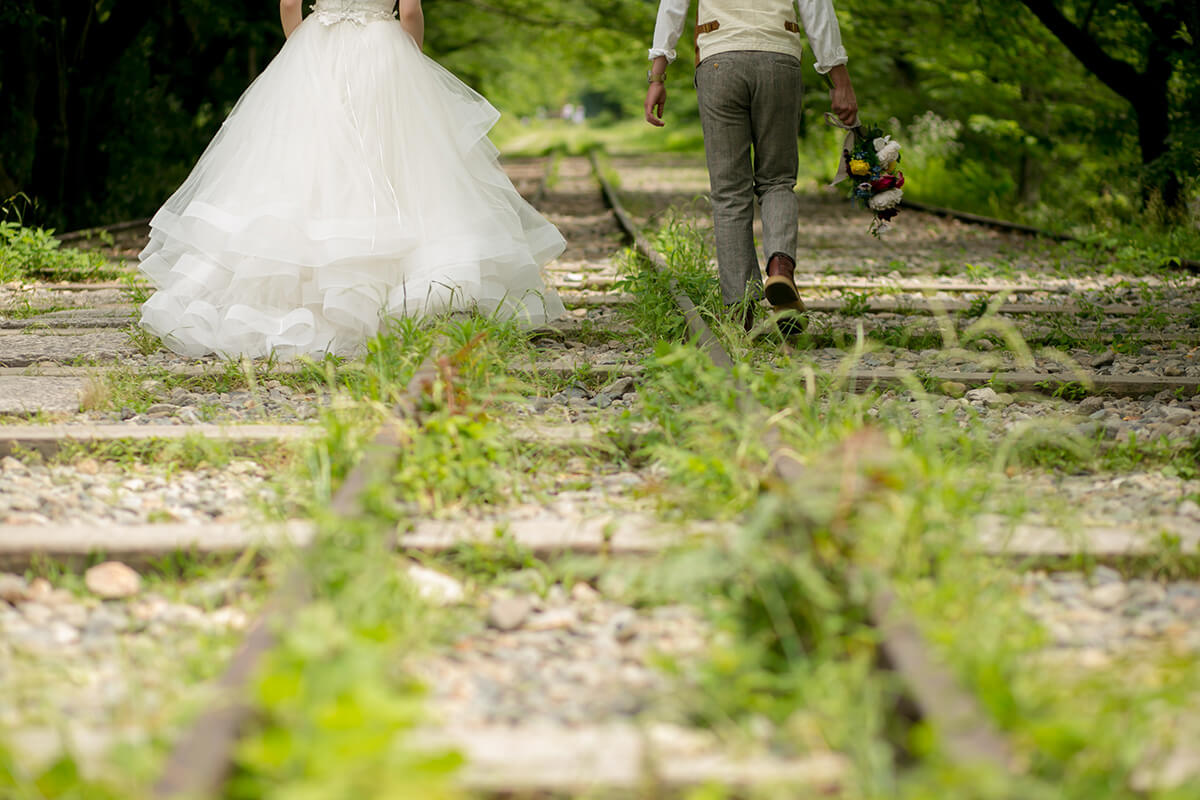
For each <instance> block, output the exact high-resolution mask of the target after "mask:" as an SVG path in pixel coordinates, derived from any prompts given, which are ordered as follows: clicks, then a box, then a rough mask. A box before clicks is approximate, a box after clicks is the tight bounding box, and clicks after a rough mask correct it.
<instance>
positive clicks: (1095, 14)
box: [1021, 0, 1200, 207]
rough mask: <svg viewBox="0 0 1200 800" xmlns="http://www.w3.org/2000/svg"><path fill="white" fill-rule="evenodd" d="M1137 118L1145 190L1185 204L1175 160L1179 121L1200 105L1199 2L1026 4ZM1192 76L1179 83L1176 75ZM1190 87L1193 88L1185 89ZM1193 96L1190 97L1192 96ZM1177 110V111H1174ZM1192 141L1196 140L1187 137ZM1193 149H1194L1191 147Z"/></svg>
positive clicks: (1063, 0)
mask: <svg viewBox="0 0 1200 800" xmlns="http://www.w3.org/2000/svg"><path fill="white" fill-rule="evenodd" d="M1021 2H1022V3H1024V5H1025V6H1026V8H1028V9H1029V10H1030V11H1031V12H1033V14H1034V16H1036V17H1037V18H1038V20H1040V21H1041V23H1042V24H1043V25H1045V26H1046V28H1047V29H1048V30H1049V31H1050V32H1051V33H1053V34H1054V35H1055V36H1056V37H1057V38H1058V40H1059V41H1061V42H1062V43H1063V45H1065V46H1066V48H1067V49H1068V50H1070V51H1071V54H1072V55H1074V56H1075V58H1077V59H1078V60H1079V62H1080V63H1081V64H1083V65H1084V66H1085V67H1086V68H1087V69H1088V70H1089V71H1090V72H1092V74H1094V75H1095V76H1096V77H1097V78H1099V79H1100V80H1101V81H1103V82H1104V84H1105V85H1106V86H1108V87H1109V88H1110V89H1112V90H1113V91H1114V92H1116V93H1117V94H1119V95H1120V96H1121V97H1123V98H1124V99H1125V100H1126V101H1127V102H1128V103H1129V104H1130V105H1131V106H1132V107H1133V110H1134V113H1135V115H1136V117H1137V136H1138V146H1139V148H1140V150H1141V157H1142V165H1143V167H1144V169H1145V175H1144V186H1145V188H1146V190H1147V192H1148V193H1149V192H1150V191H1157V192H1159V193H1161V196H1162V199H1163V201H1164V203H1166V205H1167V206H1169V207H1176V206H1179V205H1180V204H1181V203H1182V201H1183V196H1182V191H1181V190H1182V186H1183V182H1182V175H1183V170H1184V169H1186V167H1185V166H1184V164H1183V163H1182V160H1181V159H1180V158H1172V152H1171V151H1172V145H1173V144H1174V143H1175V141H1174V140H1173V137H1172V132H1173V131H1172V128H1173V122H1174V119H1173V118H1174V117H1177V116H1180V115H1181V113H1182V112H1183V107H1184V106H1193V105H1194V104H1195V102H1196V101H1195V94H1196V92H1197V86H1196V84H1195V80H1196V77H1197V75H1196V70H1197V68H1198V67H1200V55H1198V51H1197V43H1196V41H1195V37H1196V36H1198V35H1200V3H1197V2H1196V0H1021ZM1185 72H1186V73H1190V74H1187V75H1185V76H1184V77H1183V78H1181V79H1179V80H1175V76H1176V74H1177V73H1185ZM1185 82H1190V83H1191V85H1190V86H1181V85H1180V84H1183V83H1185ZM1189 94H1190V95H1192V96H1191V97H1190V98H1188V97H1187V95H1189ZM1173 105H1174V106H1176V107H1175V108H1173ZM1187 138H1188V139H1192V137H1191V136H1188V137H1187ZM1193 143H1194V142H1193Z"/></svg>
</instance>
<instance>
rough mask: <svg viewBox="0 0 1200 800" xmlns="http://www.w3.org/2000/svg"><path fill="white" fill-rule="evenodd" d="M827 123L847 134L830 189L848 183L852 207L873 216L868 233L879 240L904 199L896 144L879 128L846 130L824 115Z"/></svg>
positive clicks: (839, 122)
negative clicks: (864, 209) (862, 207)
mask: <svg viewBox="0 0 1200 800" xmlns="http://www.w3.org/2000/svg"><path fill="white" fill-rule="evenodd" d="M826 119H828V120H830V124H833V125H836V126H837V127H839V128H842V129H844V130H846V131H848V133H847V135H846V141H845V144H844V145H843V147H842V160H841V163H840V164H838V172H837V176H836V177H835V178H834V181H833V183H831V184H830V186H833V185H836V184H838V183H841V182H842V181H843V180H845V179H846V178H847V177H849V178H850V180H851V185H852V188H851V190H850V199H851V200H853V201H854V202H855V203H856V204H857V203H859V202H862V203H864V204H865V205H866V206H867V208H869V209H871V211H873V212H874V213H875V218H874V219H873V220H872V221H871V227H870V232H871V235H872V236H874V237H875V238H879V237H881V236H882V235H883V234H884V233H886V232H887V231H888V229H889V228H891V226H892V220H893V219H894V218H895V217H896V215H897V214H899V213H900V201H901V199H903V197H904V192H903V191H901V187H902V186H904V173H903V172H901V171H900V143H899V142H895V141H892V137H891V136H888V135H886V134H885V133H884V132H883V130H882V129H881V128H878V127H875V126H867V125H861V124H860V125H857V126H854V127H850V126H847V125H844V124H842V122H841V121H840V120H838V119H837V118H836V117H833V116H832V115H831V114H826Z"/></svg>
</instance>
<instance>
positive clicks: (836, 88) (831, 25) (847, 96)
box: [796, 0, 858, 125]
mask: <svg viewBox="0 0 1200 800" xmlns="http://www.w3.org/2000/svg"><path fill="white" fill-rule="evenodd" d="M796 5H797V7H798V8H799V9H800V21H801V22H802V23H803V24H804V33H805V35H806V36H807V37H808V45H809V47H811V48H812V51H813V58H814V59H815V60H816V64H814V65H813V67H814V68H815V69H816V71H817V72H818V73H819V74H821V75H828V76H829V80H830V82H831V83H832V84H833V89H832V90H831V91H830V92H829V99H830V103H831V104H832V106H833V113H834V115H835V116H836V117H837V118H838V119H840V120H841V121H842V122H844V123H846V124H847V125H853V124H855V123H856V122H857V121H858V99H857V98H855V96H854V86H853V84H851V82H850V71H849V70H847V69H846V62H847V61H848V60H849V59H848V58H847V57H846V48H844V47H843V46H842V29H841V28H840V27H839V26H838V21H837V14H836V13H834V10H833V2H832V0H798V2H797V4H796Z"/></svg>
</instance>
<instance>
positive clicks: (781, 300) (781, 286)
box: [763, 275, 804, 311]
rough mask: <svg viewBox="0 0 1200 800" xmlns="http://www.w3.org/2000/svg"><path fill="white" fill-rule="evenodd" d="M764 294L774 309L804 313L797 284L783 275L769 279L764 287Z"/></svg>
mask: <svg viewBox="0 0 1200 800" xmlns="http://www.w3.org/2000/svg"><path fill="white" fill-rule="evenodd" d="M763 294H764V295H766V298H767V302H768V303H770V304H771V307H772V308H774V309H777V310H782V309H788V310H792V311H804V302H803V301H802V300H801V299H800V294H799V293H798V292H797V291H796V284H794V283H792V282H791V281H789V280H788V279H787V278H785V277H783V276H782V275H775V276H772V277H770V278H767V282H766V284H764V286H763Z"/></svg>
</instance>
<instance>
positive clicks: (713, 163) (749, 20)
mask: <svg viewBox="0 0 1200 800" xmlns="http://www.w3.org/2000/svg"><path fill="white" fill-rule="evenodd" d="M699 2H700V6H699V11H698V18H697V20H696V26H695V28H696V64H697V65H696V93H697V98H698V100H699V103H700V124H701V126H702V128H703V130H704V153H705V158H706V160H707V162H708V175H709V181H710V183H711V185H712V207H713V227H714V232H715V236H716V242H717V270H718V272H719V274H720V280H721V297H722V299H723V300H724V301H725V304H726V305H727V306H728V307H730V309H731V310H736V311H737V312H738V313H739V314H741V311H742V309H744V310H745V314H744V318H743V319H742V320H741V321H742V322H743V323H744V325H745V328H746V330H747V331H749V330H750V329H751V328H752V327H753V326H754V304H755V301H756V300H757V298H758V297H759V294H760V292H765V294H766V298H767V301H768V302H769V303H770V304H771V306H772V307H773V308H774V309H775V310H777V311H782V310H787V309H795V310H798V311H802V310H803V309H804V304H803V303H802V302H801V301H800V294H799V292H797V290H796V283H795V278H794V273H795V270H796V227H797V220H798V217H799V212H800V205H799V202H798V200H797V199H796V195H795V191H794V190H795V186H796V172H797V167H798V155H797V148H796V138H797V136H798V135H799V132H800V100H801V93H802V91H803V86H802V84H801V79H800V58H801V55H802V54H803V50H804V48H803V45H802V44H801V42H800V25H798V24H797V23H796V9H797V2H795V0H699ZM798 7H799V11H800V14H799V17H800V20H801V21H802V23H803V25H804V31H805V33H806V34H807V36H808V41H809V45H810V46H811V47H812V49H813V52H814V55H815V56H816V70H817V72H818V73H821V74H824V75H828V76H829V78H830V80H831V81H832V83H833V90H832V91H831V92H830V100H831V102H832V107H833V113H834V114H835V115H836V116H837V117H838V119H840V120H842V122H844V123H846V124H847V125H853V124H855V123H856V122H857V119H858V101H857V100H856V99H855V97H854V87H853V86H852V85H851V83H850V73H849V72H848V71H847V69H846V61H847V58H846V51H845V49H844V48H843V47H842V35H841V30H840V29H839V28H838V22H837V16H836V15H835V14H834V10H833V3H832V0H799V2H798ZM687 10H688V0H661V2H660V3H659V6H658V20H657V23H656V24H655V26H654V42H653V47H651V48H650V59H651V61H652V65H651V67H650V71H649V73H647V76H646V77H647V80H648V81H649V84H650V85H649V88H647V90H646V106H645V112H646V121H647V122H649V123H650V124H651V125H654V126H656V127H662V126H663V125H664V123H663V121H662V116H663V110H664V109H665V107H666V103H667V88H666V73H667V66H668V65H669V64H670V63H671V62H672V61H674V60H675V44H676V43H677V42H678V41H679V37H680V36H681V35H682V33H683V28H684V19H685V17H686V16H687ZM755 197H757V198H758V202H759V204H760V205H761V207H762V221H763V251H764V255H765V257H766V261H767V281H766V284H765V287H764V285H763V280H762V274H761V272H760V270H759V266H758V254H757V253H756V252H755V248H754V198H755Z"/></svg>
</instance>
